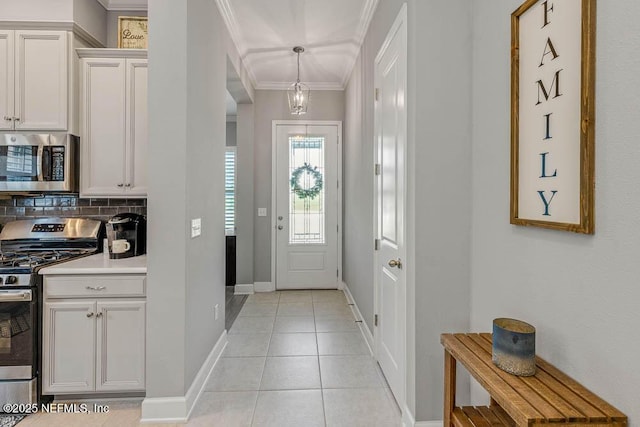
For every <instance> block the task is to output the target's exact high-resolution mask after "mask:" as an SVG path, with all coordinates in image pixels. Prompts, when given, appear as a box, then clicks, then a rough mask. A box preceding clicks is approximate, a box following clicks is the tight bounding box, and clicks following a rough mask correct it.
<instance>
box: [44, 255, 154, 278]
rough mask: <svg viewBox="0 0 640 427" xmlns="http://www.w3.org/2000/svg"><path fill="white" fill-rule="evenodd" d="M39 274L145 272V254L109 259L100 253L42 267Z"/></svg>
mask: <svg viewBox="0 0 640 427" xmlns="http://www.w3.org/2000/svg"><path fill="white" fill-rule="evenodd" d="M40 274H42V275H54V274H55V275H59V274H147V256H146V255H141V256H136V257H131V258H122V259H109V258H108V257H106V258H105V256H104V254H102V253H100V254H96V255H91V256H88V257H84V258H80V259H76V260H73V261H67V262H63V263H60V264H57V265H54V266H51V267H46V268H43V269H42V270H40Z"/></svg>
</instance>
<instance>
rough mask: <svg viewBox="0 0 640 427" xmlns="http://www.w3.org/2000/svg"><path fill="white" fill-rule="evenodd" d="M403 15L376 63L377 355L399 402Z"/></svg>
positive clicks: (401, 398)
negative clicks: (377, 171)
mask: <svg viewBox="0 0 640 427" xmlns="http://www.w3.org/2000/svg"><path fill="white" fill-rule="evenodd" d="M402 16H403V15H401V16H400V17H399V18H398V20H396V23H395V24H394V26H393V27H392V29H391V32H390V33H389V35H388V37H387V40H386V42H385V44H383V47H382V48H381V50H380V53H379V54H378V56H377V58H376V63H375V76H374V78H375V83H376V98H377V100H376V106H375V127H376V129H375V137H376V156H377V163H378V164H379V166H378V168H379V175H377V180H376V187H375V188H376V210H377V215H376V217H377V227H376V228H377V238H378V239H379V241H378V249H379V250H378V251H376V257H375V264H374V265H375V283H376V286H375V291H376V307H377V310H376V313H377V322H376V323H377V327H376V328H375V341H376V356H377V359H378V363H379V364H380V367H381V368H382V371H383V372H384V375H385V377H386V378H387V381H388V383H389V386H390V387H391V391H392V392H393V394H394V395H395V397H396V400H397V401H398V402H403V401H404V385H405V351H406V349H405V334H406V332H405V331H406V321H405V313H406V274H405V265H403V262H404V261H403V260H404V259H405V254H406V248H405V235H406V227H405V194H406V187H405V182H406V179H405V176H406V174H405V163H406V162H405V159H406V139H407V138H406V135H407V131H406V129H407V124H406V114H407V113H406V86H407V64H406V61H407V60H406V25H405V23H404V22H405V21H404V20H403V19H401V18H402Z"/></svg>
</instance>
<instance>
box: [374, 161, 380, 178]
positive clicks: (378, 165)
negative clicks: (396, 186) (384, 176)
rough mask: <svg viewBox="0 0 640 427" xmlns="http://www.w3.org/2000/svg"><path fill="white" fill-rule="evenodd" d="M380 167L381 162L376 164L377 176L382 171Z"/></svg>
mask: <svg viewBox="0 0 640 427" xmlns="http://www.w3.org/2000/svg"><path fill="white" fill-rule="evenodd" d="M380 169H381V167H380V163H376V164H375V174H376V176H377V175H380V173H381V172H380Z"/></svg>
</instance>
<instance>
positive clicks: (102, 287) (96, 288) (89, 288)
mask: <svg viewBox="0 0 640 427" xmlns="http://www.w3.org/2000/svg"><path fill="white" fill-rule="evenodd" d="M105 289H107V287H106V286H98V287H93V286H87V290H88V291H104V290H105Z"/></svg>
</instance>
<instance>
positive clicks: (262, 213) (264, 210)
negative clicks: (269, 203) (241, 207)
mask: <svg viewBox="0 0 640 427" xmlns="http://www.w3.org/2000/svg"><path fill="white" fill-rule="evenodd" d="M258 216H267V208H258Z"/></svg>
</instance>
